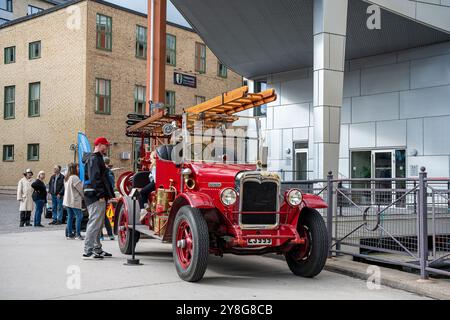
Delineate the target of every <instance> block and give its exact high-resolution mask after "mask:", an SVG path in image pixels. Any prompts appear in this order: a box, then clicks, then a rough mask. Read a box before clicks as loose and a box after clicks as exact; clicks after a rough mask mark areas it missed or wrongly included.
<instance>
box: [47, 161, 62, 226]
mask: <svg viewBox="0 0 450 320" xmlns="http://www.w3.org/2000/svg"><path fill="white" fill-rule="evenodd" d="M53 172H54V173H55V174H54V175H52V177H51V178H50V182H49V183H48V190H49V192H50V194H51V195H52V214H53V221H52V222H50V223H49V224H51V225H52V224H53V225H60V224H62V222H63V197H64V175H63V174H62V173H61V166H59V165H56V166H55V167H54V168H53Z"/></svg>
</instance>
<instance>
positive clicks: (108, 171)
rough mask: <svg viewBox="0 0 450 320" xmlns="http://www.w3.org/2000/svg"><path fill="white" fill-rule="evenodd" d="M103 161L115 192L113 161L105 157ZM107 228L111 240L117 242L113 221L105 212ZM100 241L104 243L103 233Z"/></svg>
mask: <svg viewBox="0 0 450 320" xmlns="http://www.w3.org/2000/svg"><path fill="white" fill-rule="evenodd" d="M103 161H104V162H105V166H106V172H107V175H108V180H109V183H110V184H111V188H112V190H113V191H114V185H115V179H116V177H115V176H114V172H112V170H111V168H112V167H113V166H112V164H111V159H110V158H109V157H104V158H103ZM105 228H106V232H107V233H108V237H109V239H110V240H115V239H116V238H115V237H114V233H113V230H112V227H111V221H109V218H108V217H107V216H106V210H105ZM100 240H102V241H103V231H102V235H101V236H100Z"/></svg>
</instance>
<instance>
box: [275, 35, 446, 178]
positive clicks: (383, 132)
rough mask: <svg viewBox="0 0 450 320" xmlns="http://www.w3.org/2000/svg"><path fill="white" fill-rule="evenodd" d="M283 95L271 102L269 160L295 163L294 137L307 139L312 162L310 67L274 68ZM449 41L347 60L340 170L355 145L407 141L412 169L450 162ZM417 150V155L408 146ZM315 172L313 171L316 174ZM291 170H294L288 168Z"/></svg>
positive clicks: (438, 172) (435, 172)
mask: <svg viewBox="0 0 450 320" xmlns="http://www.w3.org/2000/svg"><path fill="white" fill-rule="evenodd" d="M267 80H268V82H269V85H270V86H271V87H273V88H275V89H276V91H277V92H278V94H279V99H278V100H277V101H276V102H274V103H272V104H270V105H269V108H268V116H267V128H268V131H267V135H268V141H269V148H270V167H271V169H273V170H279V169H284V170H293V164H292V153H291V154H290V155H289V154H287V153H286V149H287V148H290V149H291V150H292V147H293V141H302V140H309V145H310V152H309V158H310V161H309V166H308V170H313V165H312V157H313V152H312V150H311V146H312V142H313V141H314V137H313V130H312V125H313V114H312V70H309V69H304V70H297V71H293V72H289V73H283V74H275V75H269V76H268V77H267ZM449 128H450V42H447V43H442V44H436V45H433V46H428V47H423V48H417V49H411V50H406V51H401V52H396V53H391V54H386V55H380V56H374V57H368V58H364V59H358V60H352V61H347V62H346V72H345V84H344V100H343V107H342V114H341V143H340V156H339V164H340V165H339V172H340V174H341V175H342V176H345V177H349V176H350V174H349V168H350V163H349V156H350V150H354V149H394V148H406V149H407V175H408V176H410V175H413V174H415V171H416V169H417V167H414V166H419V167H420V166H422V165H423V166H426V167H427V169H428V172H429V174H430V175H431V176H449V174H450V169H449V163H450V142H449V139H448V136H449V135H450V129H449ZM413 150H417V156H410V155H409V154H410V153H411V152H412V151H413ZM310 177H312V175H310ZM286 178H287V179H288V178H289V174H287V175H286Z"/></svg>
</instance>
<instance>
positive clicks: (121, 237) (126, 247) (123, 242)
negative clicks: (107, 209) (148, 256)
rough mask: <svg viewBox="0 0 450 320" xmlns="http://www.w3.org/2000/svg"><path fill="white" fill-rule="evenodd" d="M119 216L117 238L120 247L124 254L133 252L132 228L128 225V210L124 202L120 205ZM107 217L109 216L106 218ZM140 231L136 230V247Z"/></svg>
mask: <svg viewBox="0 0 450 320" xmlns="http://www.w3.org/2000/svg"><path fill="white" fill-rule="evenodd" d="M119 206H120V208H119V216H118V219H117V221H118V226H117V239H118V241H119V249H120V252H122V253H123V254H131V253H132V248H133V247H132V244H133V243H132V242H133V241H132V239H131V237H132V233H131V232H132V230H130V228H129V227H128V212H126V209H125V205H124V204H123V203H122V204H120V205H119ZM106 219H107V218H106ZM140 235H141V234H140V233H139V232H137V231H134V240H135V242H134V247H136V243H137V242H138V241H139V238H140Z"/></svg>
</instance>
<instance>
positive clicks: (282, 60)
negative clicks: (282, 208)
mask: <svg viewBox="0 0 450 320" xmlns="http://www.w3.org/2000/svg"><path fill="white" fill-rule="evenodd" d="M172 2H173V4H174V5H175V6H176V7H177V9H178V10H179V11H180V12H181V13H182V14H183V16H184V17H185V18H186V19H187V20H188V21H189V23H190V24H191V25H192V27H193V28H194V29H195V30H196V31H197V32H198V33H199V35H200V36H201V37H202V39H203V40H204V41H205V43H206V44H207V45H208V47H209V48H210V49H211V50H212V51H213V52H214V54H215V55H216V56H217V57H218V58H219V59H220V60H221V61H222V62H223V63H224V64H226V65H227V66H228V67H229V68H231V69H233V70H234V71H236V72H237V73H239V74H241V75H243V76H244V77H247V78H255V77H258V76H262V75H266V74H271V73H277V72H283V71H289V70H295V69H299V68H304V67H311V66H312V65H313V20H314V19H313V0H245V1H243V0H214V1H210V0H172ZM348 3H349V4H348V6H349V7H348V19H347V41H346V56H345V59H346V60H350V59H356V58H361V57H366V56H372V55H377V54H382V53H388V52H394V51H398V50H403V49H408V48H414V47H419V46H425V45H429V44H433V43H438V42H443V41H450V34H447V33H444V32H442V31H438V30H435V29H432V28H430V27H428V26H425V25H422V24H420V23H417V22H415V21H412V20H410V19H408V18H406V17H403V16H400V15H398V14H395V13H392V12H389V11H386V10H384V9H382V10H381V29H380V30H369V29H368V27H367V19H368V18H369V17H370V14H367V13H366V11H367V8H368V7H369V5H370V4H369V3H367V2H365V1H362V0H349V1H348Z"/></svg>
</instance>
